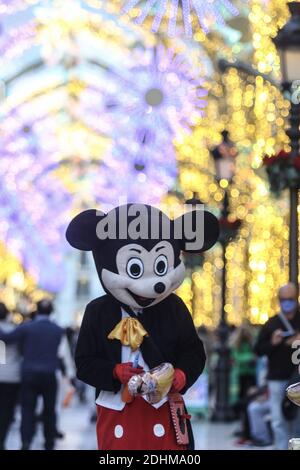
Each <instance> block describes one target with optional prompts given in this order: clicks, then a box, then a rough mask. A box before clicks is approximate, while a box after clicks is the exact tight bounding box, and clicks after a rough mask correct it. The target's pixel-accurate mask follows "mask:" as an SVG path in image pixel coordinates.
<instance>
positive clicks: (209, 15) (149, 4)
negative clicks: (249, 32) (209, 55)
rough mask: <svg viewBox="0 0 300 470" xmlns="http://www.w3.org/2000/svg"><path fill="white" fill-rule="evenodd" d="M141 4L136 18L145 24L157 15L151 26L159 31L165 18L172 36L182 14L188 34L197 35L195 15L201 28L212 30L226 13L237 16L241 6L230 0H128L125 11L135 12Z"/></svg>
mask: <svg viewBox="0 0 300 470" xmlns="http://www.w3.org/2000/svg"><path fill="white" fill-rule="evenodd" d="M137 7H138V8H139V10H138V11H139V14H138V16H137V17H136V19H135V21H136V23H137V24H142V23H143V22H144V21H145V19H146V18H147V16H149V15H151V14H152V15H153V16H154V20H153V23H152V28H151V30H152V31H153V32H154V33H157V31H158V29H159V27H160V25H161V23H162V21H163V19H164V18H167V21H168V34H169V36H175V35H176V28H177V24H178V20H179V18H180V17H181V18H182V21H183V25H184V32H185V35H186V36H187V37H192V35H193V27H192V24H193V16H196V17H197V21H198V22H199V25H200V27H201V29H202V30H203V31H204V32H205V33H208V32H209V31H210V30H211V29H212V27H213V26H214V25H217V26H223V25H224V24H225V20H224V15H228V14H229V15H231V16H232V15H233V16H237V15H238V14H239V11H238V9H237V8H236V7H235V6H234V5H233V3H232V2H231V1H230V0H208V1H207V0H127V1H126V3H125V4H124V7H123V12H124V13H132V11H133V10H134V9H136V8H137Z"/></svg>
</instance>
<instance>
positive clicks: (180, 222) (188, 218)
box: [174, 210, 220, 253]
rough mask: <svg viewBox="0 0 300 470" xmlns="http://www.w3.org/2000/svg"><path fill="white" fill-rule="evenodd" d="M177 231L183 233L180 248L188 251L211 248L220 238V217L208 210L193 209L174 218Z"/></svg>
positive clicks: (197, 251) (198, 251)
mask: <svg viewBox="0 0 300 470" xmlns="http://www.w3.org/2000/svg"><path fill="white" fill-rule="evenodd" d="M174 230H175V232H174V233H175V238H176V231H177V233H178V234H180V233H181V234H182V235H181V239H180V240H179V241H180V248H181V250H182V251H185V252H187V253H202V252H203V251H207V250H209V249H210V248H211V247H212V246H213V245H214V244H215V243H216V241H217V240H218V238H219V233H220V229H219V222H218V219H217V218H216V217H215V216H214V215H213V214H211V213H210V212H208V211H204V210H192V211H189V212H186V213H185V214H183V215H182V216H181V217H178V218H177V219H175V220H174Z"/></svg>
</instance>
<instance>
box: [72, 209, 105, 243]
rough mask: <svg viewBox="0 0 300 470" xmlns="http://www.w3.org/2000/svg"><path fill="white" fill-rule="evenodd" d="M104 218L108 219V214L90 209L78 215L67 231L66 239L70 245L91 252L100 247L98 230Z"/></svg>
mask: <svg viewBox="0 0 300 470" xmlns="http://www.w3.org/2000/svg"><path fill="white" fill-rule="evenodd" d="M103 217H106V214H104V213H103V212H101V211H97V210H96V209H89V210H86V211H83V212H81V213H80V214H78V215H76V217H74V219H73V220H72V221H71V222H70V224H69V226H68V228H67V231H66V239H67V240H68V242H69V243H70V245H71V246H73V247H74V248H77V249H78V250H83V251H91V250H93V249H95V248H96V247H97V246H99V239H98V238H97V233H96V228H97V224H98V222H100V220H101V219H102V218H103Z"/></svg>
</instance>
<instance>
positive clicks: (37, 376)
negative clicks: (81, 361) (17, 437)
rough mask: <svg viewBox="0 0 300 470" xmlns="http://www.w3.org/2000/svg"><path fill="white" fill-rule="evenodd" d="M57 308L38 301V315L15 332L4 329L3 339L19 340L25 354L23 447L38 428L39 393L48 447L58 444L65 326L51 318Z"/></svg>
mask: <svg viewBox="0 0 300 470" xmlns="http://www.w3.org/2000/svg"><path fill="white" fill-rule="evenodd" d="M52 311H53V306H52V303H51V302H50V301H49V300H46V299H44V300H41V301H40V302H38V304H37V315H36V318H35V319H34V320H33V321H31V322H27V323H24V324H22V325H20V326H19V327H18V328H16V329H15V330H14V331H12V332H11V333H4V332H3V331H1V332H0V339H3V340H4V341H5V342H7V343H18V344H19V345H20V346H21V351H22V355H23V362H22V387H21V408H22V422H21V438H22V449H23V450H28V449H29V448H30V445H31V441H32V438H33V436H34V431H35V420H36V419H35V411H36V405H37V400H38V397H39V396H41V397H42V398H43V405H44V410H43V421H44V423H43V424H44V437H45V449H46V450H52V449H53V448H54V444H55V432H56V429H55V427H56V416H55V403H56V394H57V381H56V375H55V373H56V371H57V370H58V368H59V366H60V362H59V357H58V349H59V345H60V343H61V340H62V337H63V333H64V331H63V329H62V328H60V327H59V326H58V325H56V324H55V323H54V322H53V321H51V320H50V319H49V315H50V314H51V313H52Z"/></svg>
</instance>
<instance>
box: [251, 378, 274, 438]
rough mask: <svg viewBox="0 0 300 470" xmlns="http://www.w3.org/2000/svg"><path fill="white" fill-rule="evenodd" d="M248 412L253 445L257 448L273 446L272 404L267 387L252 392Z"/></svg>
mask: <svg viewBox="0 0 300 470" xmlns="http://www.w3.org/2000/svg"><path fill="white" fill-rule="evenodd" d="M247 411H248V417H249V423H250V436H251V441H252V444H253V445H255V446H256V447H268V446H270V445H272V434H271V429H270V424H269V417H270V414H271V403H270V397H269V392H268V388H267V386H265V387H260V388H256V390H255V391H253V392H252V395H251V400H250V403H249V405H248V410H247Z"/></svg>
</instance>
